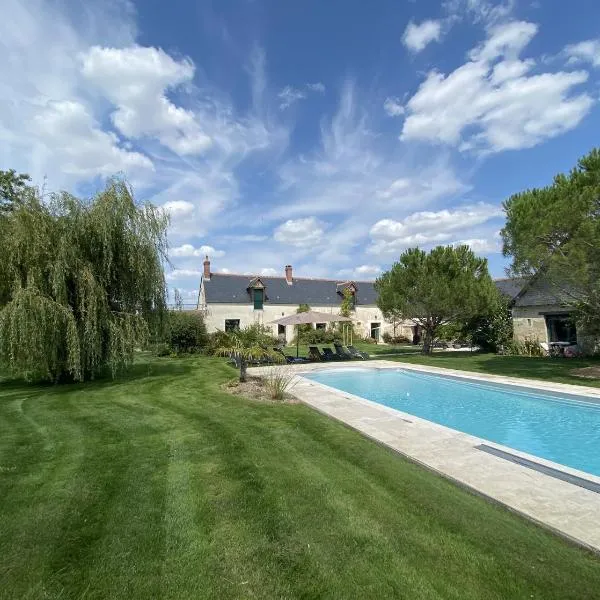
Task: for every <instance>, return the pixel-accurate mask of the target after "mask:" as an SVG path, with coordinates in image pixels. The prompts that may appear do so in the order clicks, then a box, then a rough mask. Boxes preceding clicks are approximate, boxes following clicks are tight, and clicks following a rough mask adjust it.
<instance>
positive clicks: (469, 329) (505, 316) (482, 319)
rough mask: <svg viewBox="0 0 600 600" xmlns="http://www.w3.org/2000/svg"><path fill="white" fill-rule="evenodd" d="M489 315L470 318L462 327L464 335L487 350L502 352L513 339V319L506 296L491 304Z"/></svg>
mask: <svg viewBox="0 0 600 600" xmlns="http://www.w3.org/2000/svg"><path fill="white" fill-rule="evenodd" d="M490 309H491V310H490V312H489V313H488V314H487V315H478V316H475V317H473V318H472V319H469V320H468V321H467V322H466V323H465V324H464V326H463V327H462V332H461V334H462V336H463V337H465V338H467V339H469V341H470V342H471V343H472V344H473V345H475V346H478V347H479V348H481V349H482V350H484V351H486V352H502V351H504V350H505V349H506V348H508V346H509V345H510V344H511V343H512V341H513V320H512V313H511V310H510V306H509V302H508V300H507V299H506V298H505V297H501V296H500V297H499V298H498V300H497V301H496V302H495V303H494V304H492V305H491V306H490Z"/></svg>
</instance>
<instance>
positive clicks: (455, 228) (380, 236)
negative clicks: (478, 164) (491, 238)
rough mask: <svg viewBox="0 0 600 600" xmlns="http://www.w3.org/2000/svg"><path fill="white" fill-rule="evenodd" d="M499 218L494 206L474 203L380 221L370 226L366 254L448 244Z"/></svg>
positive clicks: (498, 211)
mask: <svg viewBox="0 0 600 600" xmlns="http://www.w3.org/2000/svg"><path fill="white" fill-rule="evenodd" d="M502 215H503V213H502V210H501V209H500V208H499V207H497V206H492V205H490V204H476V205H474V206H469V207H464V208H459V209H456V210H447V209H446V210H441V211H438V212H431V211H423V212H417V213H413V214H412V215H409V216H408V217H406V218H405V219H404V220H403V221H396V220H394V219H381V220H380V221H377V222H376V223H375V224H374V225H373V227H371V230H370V235H371V238H372V241H373V243H372V244H371V246H370V247H369V248H368V249H367V251H368V252H370V253H372V254H388V253H396V252H399V251H401V250H404V249H406V248H408V247H410V246H427V245H430V244H435V243H447V242H449V241H450V240H451V239H452V238H453V237H454V236H455V235H456V233H457V232H459V231H464V230H471V229H472V228H474V227H476V226H477V225H482V224H484V223H486V222H487V221H490V220H491V219H494V218H497V217H501V216H502Z"/></svg>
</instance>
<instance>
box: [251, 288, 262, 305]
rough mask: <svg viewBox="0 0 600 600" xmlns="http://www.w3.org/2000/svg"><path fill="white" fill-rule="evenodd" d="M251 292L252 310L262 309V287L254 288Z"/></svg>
mask: <svg viewBox="0 0 600 600" xmlns="http://www.w3.org/2000/svg"><path fill="white" fill-rule="evenodd" d="M252 294H253V296H254V298H253V299H254V310H262V309H263V304H264V301H265V290H264V289H263V288H254V289H253V290H252Z"/></svg>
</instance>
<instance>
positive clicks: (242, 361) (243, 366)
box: [240, 358, 248, 383]
mask: <svg viewBox="0 0 600 600" xmlns="http://www.w3.org/2000/svg"><path fill="white" fill-rule="evenodd" d="M247 367H248V363H246V361H245V359H243V358H240V382H241V383H244V382H245V381H246V368H247Z"/></svg>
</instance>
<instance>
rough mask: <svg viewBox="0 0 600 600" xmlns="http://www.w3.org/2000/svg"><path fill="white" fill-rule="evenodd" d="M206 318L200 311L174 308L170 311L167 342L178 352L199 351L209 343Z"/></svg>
mask: <svg viewBox="0 0 600 600" xmlns="http://www.w3.org/2000/svg"><path fill="white" fill-rule="evenodd" d="M208 341H209V338H208V334H207V333H206V326H205V325H204V319H203V318H202V315H201V314H200V313H199V312H196V311H183V310H173V311H170V312H169V333H168V337H167V343H168V346H169V348H170V349H171V350H172V351H173V352H176V353H177V354H187V353H193V352H199V351H200V350H201V349H202V348H205V347H206V346H207V345H208Z"/></svg>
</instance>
